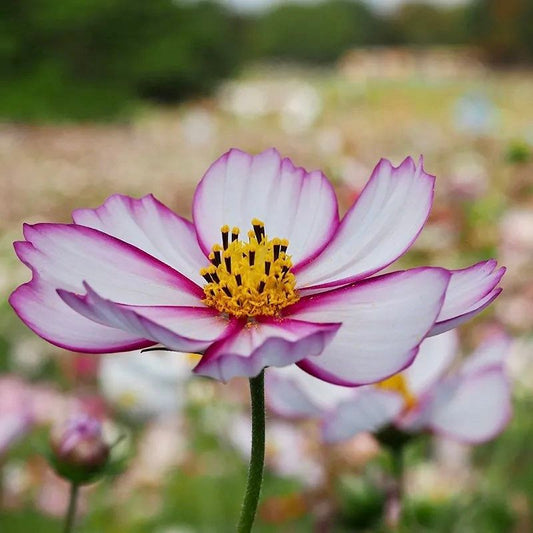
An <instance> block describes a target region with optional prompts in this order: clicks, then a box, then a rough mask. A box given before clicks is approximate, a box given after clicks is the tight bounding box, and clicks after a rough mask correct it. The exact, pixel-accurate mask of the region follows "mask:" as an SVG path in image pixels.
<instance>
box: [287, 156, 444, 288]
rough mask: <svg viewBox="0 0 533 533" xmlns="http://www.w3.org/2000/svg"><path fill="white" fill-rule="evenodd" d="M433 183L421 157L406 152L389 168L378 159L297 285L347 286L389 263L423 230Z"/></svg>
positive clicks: (299, 273) (431, 197)
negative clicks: (369, 175)
mask: <svg viewBox="0 0 533 533" xmlns="http://www.w3.org/2000/svg"><path fill="white" fill-rule="evenodd" d="M434 182H435V178H434V176H430V175H429V174H426V172H425V171H424V168H423V165H422V160H420V163H419V165H418V167H417V166H416V165H415V163H414V162H413V160H412V159H411V158H410V157H408V158H407V159H405V161H404V162H403V163H402V164H401V165H400V166H399V167H393V166H392V165H391V163H390V162H389V161H387V160H386V159H382V160H381V161H380V162H379V163H378V165H377V166H376V168H375V169H374V172H373V173H372V176H371V178H370V180H369V182H368V183H367V185H366V187H365V188H364V190H363V192H362V193H361V195H360V196H359V198H358V199H357V201H356V202H355V204H354V205H353V206H352V207H351V208H350V210H349V211H348V212H347V213H346V215H345V216H344V218H343V220H342V222H341V224H340V226H339V229H338V230H337V232H336V234H335V236H334V237H333V239H332V240H331V242H330V244H329V245H328V246H327V247H326V249H325V250H324V251H323V252H322V253H321V254H320V256H319V257H317V259H316V260H315V261H313V262H312V263H311V264H309V265H308V266H306V267H304V268H302V269H300V270H299V271H298V275H297V280H298V286H299V287H306V288H309V287H315V288H317V287H331V286H338V285H346V284H347V283H351V282H353V281H356V280H359V279H362V278H365V277H367V276H370V275H371V274H374V273H375V272H378V271H379V270H382V269H383V268H385V267H386V266H387V265H390V264H391V263H392V262H393V261H395V260H396V259H397V258H398V257H400V256H401V255H402V254H403V253H404V252H405V251H406V250H407V249H408V248H409V247H410V246H411V244H413V242H414V240H415V239H416V237H417V236H418V234H419V233H420V231H421V230H422V227H423V226H424V223H425V221H426V219H427V217H428V214H429V210H430V209H431V204H432V202H433V185H434ZM296 270H297V269H295V272H296Z"/></svg>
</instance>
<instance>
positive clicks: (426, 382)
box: [404, 330, 459, 396]
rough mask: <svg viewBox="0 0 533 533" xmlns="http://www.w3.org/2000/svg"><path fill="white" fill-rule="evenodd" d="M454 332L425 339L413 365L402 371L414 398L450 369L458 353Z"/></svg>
mask: <svg viewBox="0 0 533 533" xmlns="http://www.w3.org/2000/svg"><path fill="white" fill-rule="evenodd" d="M458 345H459V340H458V338H457V333H456V332H455V330H451V331H448V332H446V333H443V334H442V335H438V336H436V337H431V338H428V339H425V340H424V342H422V344H421V345H420V350H419V351H418V355H417V356H416V359H415V360H414V362H413V364H412V365H411V366H410V367H409V368H407V369H406V370H405V371H404V375H405V377H406V379H407V385H408V388H409V390H410V391H411V392H413V393H414V395H415V396H420V395H421V394H423V393H424V392H425V391H427V390H429V389H430V388H431V387H432V386H433V385H434V384H435V383H436V382H437V381H438V380H439V379H440V378H441V377H442V376H443V375H444V373H445V372H446V370H447V369H448V368H449V367H450V365H451V363H452V361H453V359H454V358H455V356H456V355H457V352H458Z"/></svg>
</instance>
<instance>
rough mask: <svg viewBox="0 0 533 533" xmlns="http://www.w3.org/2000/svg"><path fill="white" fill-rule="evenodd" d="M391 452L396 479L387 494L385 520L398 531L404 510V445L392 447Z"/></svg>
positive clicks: (393, 472) (391, 528) (391, 527)
mask: <svg viewBox="0 0 533 533" xmlns="http://www.w3.org/2000/svg"><path fill="white" fill-rule="evenodd" d="M390 454H391V460H392V474H393V478H394V480H393V485H392V487H391V488H390V491H389V494H388V496H387V502H386V506H385V522H386V524H387V526H388V528H389V529H390V531H398V527H399V525H400V519H401V515H402V511H403V493H404V446H398V447H395V448H391V449H390Z"/></svg>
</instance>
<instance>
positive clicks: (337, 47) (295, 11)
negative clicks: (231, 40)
mask: <svg viewBox="0 0 533 533" xmlns="http://www.w3.org/2000/svg"><path fill="white" fill-rule="evenodd" d="M384 31H385V25H384V22H383V21H382V19H380V18H379V17H378V16H377V15H376V14H374V13H373V12H372V11H371V10H370V9H369V8H368V7H366V6H365V5H364V4H361V3H359V2H353V1H350V0H330V1H328V2H321V3H317V4H297V3H287V4H282V5H279V6H277V7H275V8H273V9H272V10H271V11H269V12H267V13H266V14H265V15H264V16H262V17H259V18H258V19H257V20H256V21H255V23H252V24H250V32H249V36H248V38H249V47H250V49H251V52H252V53H253V54H254V55H255V57H270V58H274V59H282V60H291V61H303V62H311V63H327V62H331V61H334V60H336V59H337V58H338V57H339V55H340V54H341V53H342V52H344V51H345V50H347V49H349V48H350V47H352V46H361V45H363V46H366V45H373V44H379V43H381V42H383V39H384Z"/></svg>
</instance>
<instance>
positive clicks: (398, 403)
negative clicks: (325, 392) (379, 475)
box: [322, 387, 403, 442]
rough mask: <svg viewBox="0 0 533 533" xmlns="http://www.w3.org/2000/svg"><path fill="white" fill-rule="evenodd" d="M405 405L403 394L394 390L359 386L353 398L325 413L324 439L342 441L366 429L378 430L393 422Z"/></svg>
mask: <svg viewBox="0 0 533 533" xmlns="http://www.w3.org/2000/svg"><path fill="white" fill-rule="evenodd" d="M402 407H403V399H402V397H401V396H400V395H399V394H396V393H394V392H391V391H384V390H379V389H376V388H375V387H361V388H359V389H355V390H354V394H353V398H351V399H349V400H346V401H344V402H342V403H340V404H339V405H338V406H337V407H336V409H334V410H333V411H331V412H329V413H327V414H326V415H325V416H324V419H323V424H322V434H323V437H324V440H325V441H326V442H338V441H341V440H345V439H349V438H350V437H353V436H354V435H357V434H358V433H361V432H363V431H377V430H379V429H381V428H382V427H384V426H386V425H388V424H390V423H391V422H393V421H394V419H395V418H396V416H398V414H399V413H400V411H401V410H402Z"/></svg>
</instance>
